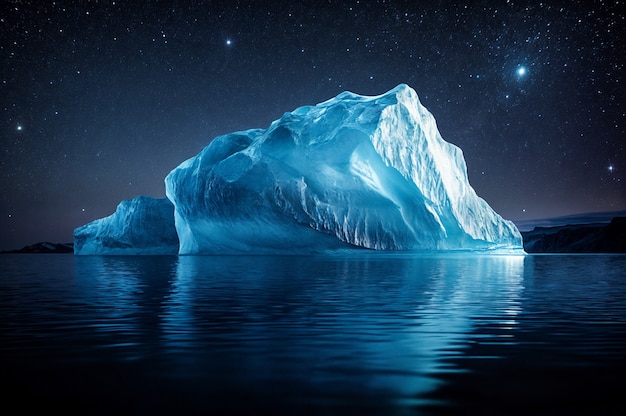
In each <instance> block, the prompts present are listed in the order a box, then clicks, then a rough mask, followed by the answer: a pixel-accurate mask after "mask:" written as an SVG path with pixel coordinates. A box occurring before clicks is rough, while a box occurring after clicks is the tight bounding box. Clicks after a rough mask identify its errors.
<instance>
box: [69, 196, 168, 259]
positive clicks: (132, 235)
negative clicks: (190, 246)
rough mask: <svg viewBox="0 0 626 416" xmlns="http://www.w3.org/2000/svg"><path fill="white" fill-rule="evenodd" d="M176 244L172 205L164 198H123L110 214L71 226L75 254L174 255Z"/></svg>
mask: <svg viewBox="0 0 626 416" xmlns="http://www.w3.org/2000/svg"><path fill="white" fill-rule="evenodd" d="M178 246H179V244H178V235H177V234H176V228H175V226H174V205H172V203H171V202H170V201H169V200H168V199H166V198H160V199H157V198H152V197H148V196H139V197H137V198H134V199H129V200H125V201H122V202H120V204H119V205H118V206H117V209H116V210H115V213H113V214H112V215H110V216H108V217H106V218H100V219H97V220H95V221H92V222H90V223H89V224H86V225H83V226H82V227H79V228H77V229H75V230H74V254H76V255H99V254H106V255H140V254H141V255H164V254H173V255H176V254H177V253H178Z"/></svg>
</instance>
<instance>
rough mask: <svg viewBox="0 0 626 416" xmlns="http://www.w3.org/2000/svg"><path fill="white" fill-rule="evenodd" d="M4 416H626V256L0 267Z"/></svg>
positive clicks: (176, 260)
mask: <svg viewBox="0 0 626 416" xmlns="http://www.w3.org/2000/svg"><path fill="white" fill-rule="evenodd" d="M0 270H1V273H2V274H1V279H0V318H1V319H0V341H1V342H0V370H1V374H2V379H3V384H4V386H3V390H2V396H4V397H3V401H4V403H5V408H11V405H18V406H19V409H21V410H20V411H21V412H22V413H25V412H27V411H30V410H35V409H38V408H46V409H47V410H49V411H57V410H58V411H63V412H64V413H65V414H113V413H117V414H120V413H122V414H129V413H130V414H137V413H140V414H150V413H152V414H172V413H174V414H194V413H198V414H234V413H237V414H259V413H271V414H324V415H329V414H342V415H343V414H381V415H395V414H407V415H413V414H418V415H420V414H428V415H430V414H432V415H439V414H535V415H536V414H568V415H570V414H575V413H580V414H626V413H624V410H625V405H624V401H625V400H626V398H625V399H622V396H623V393H624V390H623V376H624V373H625V370H626V364H625V362H626V360H624V358H625V355H626V348H625V347H626V256H609V255H606V256H603V255H582V256H581V255H578V256H575V255H554V256H552V255H550V256H526V257H520V256H509V257H507V256H462V255H440V256H437V255H432V256H416V255H409V254H383V253H371V254H369V253H362V254H358V255H350V256H348V255H337V256H313V257H303V256H284V257H280V256H277V257H272V256H264V257H252V256H251V257H167V256H163V257H74V256H71V255H4V256H0Z"/></svg>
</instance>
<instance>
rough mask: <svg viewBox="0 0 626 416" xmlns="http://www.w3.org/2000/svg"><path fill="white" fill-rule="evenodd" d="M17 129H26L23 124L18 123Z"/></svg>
mask: <svg viewBox="0 0 626 416" xmlns="http://www.w3.org/2000/svg"><path fill="white" fill-rule="evenodd" d="M15 129H16V130H17V131H22V130H23V129H24V127H23V126H22V125H21V124H18V125H17V127H16V128H15Z"/></svg>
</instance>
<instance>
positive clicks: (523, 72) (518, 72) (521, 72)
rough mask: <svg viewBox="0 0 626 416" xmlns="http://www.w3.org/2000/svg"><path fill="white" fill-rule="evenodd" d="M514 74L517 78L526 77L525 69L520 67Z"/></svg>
mask: <svg viewBox="0 0 626 416" xmlns="http://www.w3.org/2000/svg"><path fill="white" fill-rule="evenodd" d="M515 72H516V73H517V76H519V77H523V76H524V75H526V67H524V66H520V67H518V68H517V71H515Z"/></svg>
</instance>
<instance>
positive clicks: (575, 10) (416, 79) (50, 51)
mask: <svg viewBox="0 0 626 416" xmlns="http://www.w3.org/2000/svg"><path fill="white" fill-rule="evenodd" d="M625 9H626V8H625V7H624V1H613V0H606V1H602V0H596V1H570V0H568V1H562V2H558V1H543V2H541V1H532V2H530V1H529V2H526V1H517V0H509V1H507V0H503V1H462V2H461V1H394V0H388V1H385V0H379V1H373V0H372V1H368V0H350V1H335V0H317V1H298V2H286V1H255V2H252V1H250V2H246V1H235V0H230V1H200V0H196V1H174V0H170V1H157V0H150V1H87V0H83V1H45V2H43V1H10V0H9V1H4V2H2V5H1V6H0V54H1V56H2V65H1V67H0V250H1V249H12V248H19V247H22V246H24V245H26V244H32V243H34V242H37V241H44V240H47V241H54V242H70V241H72V231H73V229H74V228H75V227H78V226H80V225H82V224H85V223H87V222H89V221H91V220H94V219H96V218H101V217H104V216H107V215H109V214H111V213H113V212H114V210H115V207H116V206H117V204H118V203H119V202H120V201H121V200H123V199H127V198H133V197H135V196H138V195H151V196H155V197H163V196H164V195H165V187H164V184H163V179H164V178H165V176H166V175H167V173H168V172H169V171H170V170H172V169H173V168H174V167H176V166H177V165H178V164H179V163H181V162H182V161H184V160H185V159H187V158H189V157H191V156H193V155H195V154H196V153H197V152H198V151H200V150H201V149H202V148H203V147H204V146H205V145H207V144H208V143H209V142H210V140H211V139H212V138H213V137H215V136H217V135H220V134H224V133H228V132H232V131H238V130H244V129H248V128H266V127H268V126H269V124H270V123H271V122H272V121H273V120H275V119H277V118H279V117H280V116H281V115H282V114H283V113H284V112H286V111H291V110H293V109H295V108H296V107H299V106H302V105H309V104H316V103H318V102H321V101H324V100H326V99H329V98H331V97H334V96H335V95H337V94H338V93H340V92H342V91H344V90H349V91H353V92H356V93H359V94H365V95H377V94H381V93H384V92H386V91H388V90H389V89H391V88H393V87H395V86H396V85H397V84H399V83H406V84H408V85H410V86H411V87H413V88H414V89H415V90H416V91H417V93H418V95H419V97H420V100H421V101H422V103H423V104H424V105H425V106H426V107H427V108H428V109H429V110H430V111H431V112H432V113H433V115H434V116H435V118H436V120H437V124H438V126H439V130H440V131H441V134H442V136H443V138H444V139H445V140H447V141H449V142H451V143H454V144H456V145H457V146H459V147H460V148H461V149H462V150H463V152H464V155H465V159H466V162H467V165H468V174H469V179H470V183H471V185H472V186H473V187H474V189H475V190H476V191H477V193H478V195H479V196H481V197H482V198H484V199H485V200H486V201H487V202H488V203H489V204H490V205H491V206H492V207H493V208H494V209H495V210H496V211H497V212H498V213H500V214H501V215H502V216H503V217H505V218H507V219H512V220H529V219H536V218H547V217H553V216H560V215H569V214H577V213H586V212H600V211H617V210H624V209H626V188H625V185H626V183H625V181H626V176H625V173H626V154H625V152H624V146H625V145H626V134H625V130H626V90H625V87H626V85H625V83H626V79H625V62H626V42H624V39H626V21H625V20H626V19H625V14H624V10H625Z"/></svg>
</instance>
